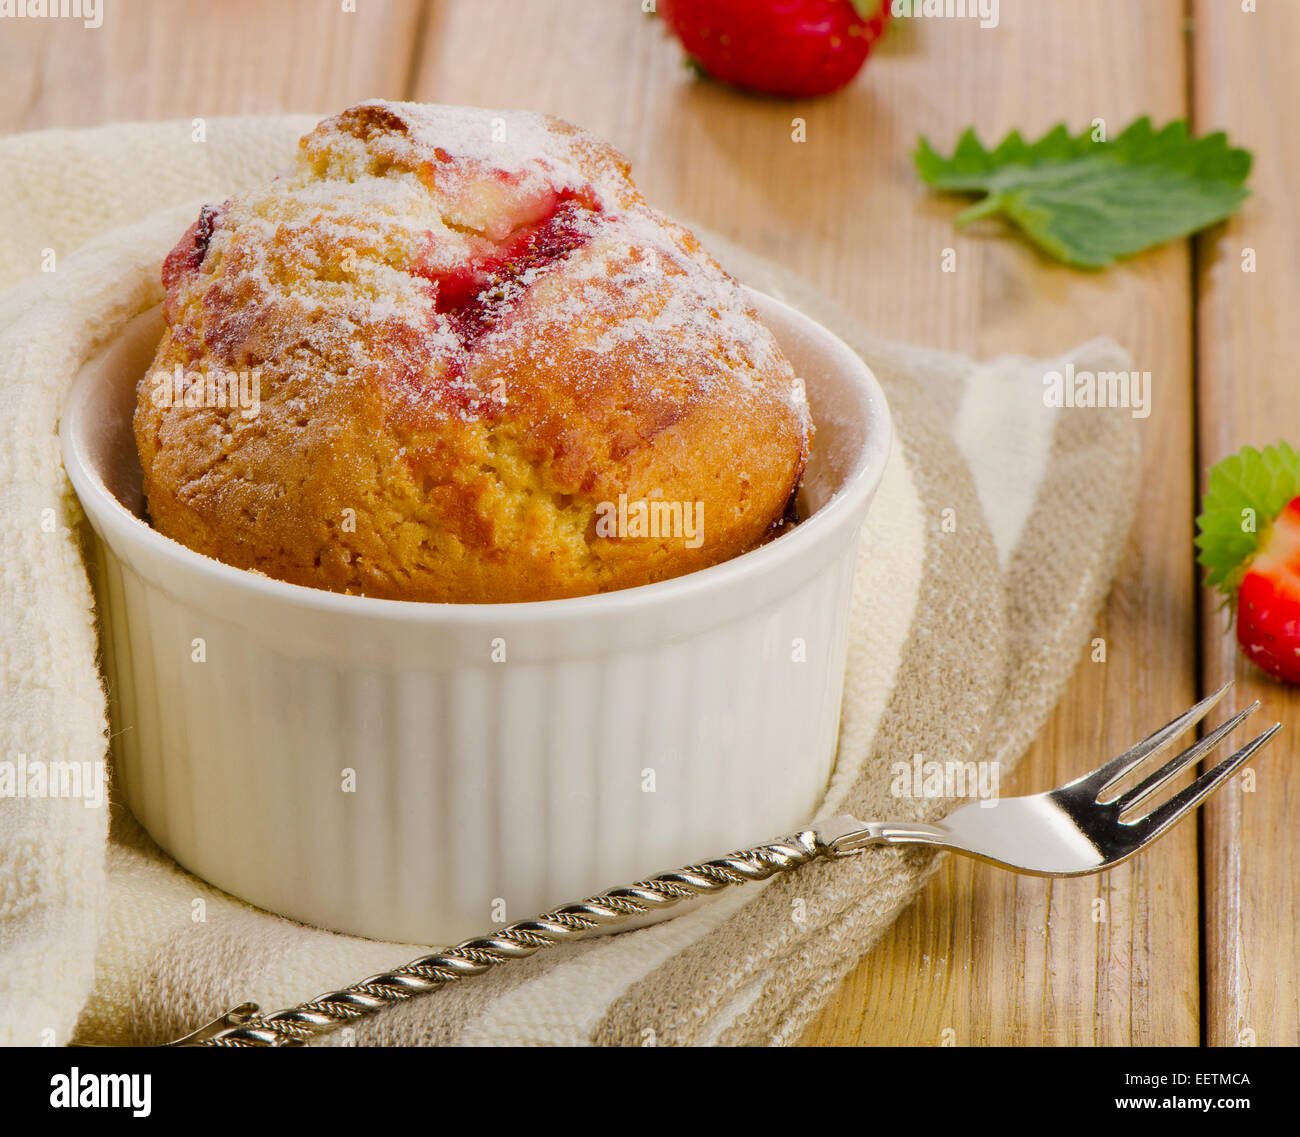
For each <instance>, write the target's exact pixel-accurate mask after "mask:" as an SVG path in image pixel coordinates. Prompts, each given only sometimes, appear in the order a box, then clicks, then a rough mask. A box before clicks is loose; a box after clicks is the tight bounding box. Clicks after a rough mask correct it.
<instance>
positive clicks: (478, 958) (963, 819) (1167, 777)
mask: <svg viewBox="0 0 1300 1137" xmlns="http://www.w3.org/2000/svg"><path fill="white" fill-rule="evenodd" d="M1230 686H1231V684H1230V683H1229V684H1227V685H1226V686H1224V687H1222V688H1220V689H1219V690H1218V691H1216V692H1215V693H1214V694H1213V695H1211V696H1210V697H1209V698H1207V699H1204V700H1202V701H1201V702H1199V703H1197V704H1196V706H1194V707H1192V708H1191V709H1190V710H1189V711H1187V712H1185V713H1184V714H1181V715H1179V716H1178V717H1177V718H1176V719H1174V720H1173V722H1171V723H1169V724H1168V725H1166V726H1163V727H1161V728H1160V729H1159V730H1158V731H1156V732H1155V733H1154V734H1153V735H1151V736H1150V737H1148V738H1144V739H1143V740H1142V741H1141V742H1139V743H1138V744H1137V745H1136V746H1134V747H1133V748H1132V749H1130V750H1127V751H1125V752H1124V753H1123V754H1121V755H1120V756H1119V757H1118V758H1114V759H1112V760H1111V761H1109V762H1107V763H1106V764H1105V765H1104V766H1101V767H1099V768H1098V769H1096V770H1094V771H1093V772H1092V773H1090V774H1085V775H1084V776H1083V777H1081V778H1077V779H1075V780H1074V781H1073V782H1069V783H1067V784H1066V785H1064V786H1061V787H1059V788H1058V789H1054V790H1049V791H1048V792H1047V793H1042V794H1033V795H1031V796H1028V797H1013V798H1007V799H1005V800H1000V801H998V802H997V803H996V807H995V808H991V809H990V808H987V807H986V806H984V805H981V804H980V803H978V802H972V803H970V804H968V805H964V806H961V807H960V808H959V809H955V810H953V812H952V813H950V814H948V815H947V817H945V818H944V819H943V820H942V821H940V822H937V823H935V824H933V825H925V824H920V823H917V822H911V821H870V822H864V821H859V820H857V818H854V817H849V816H846V815H841V816H838V817H830V818H826V819H824V820H821V821H815V822H813V823H812V824H811V825H810V826H808V828H806V829H802V830H800V831H799V832H798V833H795V834H793V835H792V836H789V837H784V838H782V839H780V840H778V841H773V842H771V843H769V844H766V845H759V846H756V847H754V848H752V849H745V850H742V851H740V852H737V853H732V854H730V855H729V856H726V857H720V858H718V859H717V860H712V861H705V862H703V863H702V864H697V865H690V866H688V867H687V868H684V869H679V870H678V871H676V872H669V873H661V874H660V875H659V876H653V877H649V878H648V879H646V880H643V881H638V882H637V883H636V884H633V885H630V886H628V887H626V888H614V889H610V890H609V891H608V892H603V893H601V894H600V895H598V896H592V897H589V898H588V899H586V900H582V901H579V902H578V903H576V904H566V905H564V906H563V907H561V908H556V909H554V910H553V911H551V912H548V913H546V914H545V915H543V916H539V917H537V918H536V919H533V920H525V921H522V922H520V923H517V924H511V925H509V926H508V927H505V928H502V929H500V930H499V931H496V932H493V933H490V934H489V935H486V936H481V937H478V938H475V939H472V940H466V941H465V942H464V943H461V944H458V945H457V946H456V947H453V948H449V949H447V950H446V951H439V952H435V953H433V954H432V955H426V956H422V957H421V958H420V959H417V960H414V961H413V962H411V963H408V964H406V965H405V966H404V967H399V968H397V969H396V970H394V971H386V972H383V973H382V974H380V975H372V976H371V977H370V978H369V979H363V980H362V981H361V982H360V983H356V984H353V985H352V986H351V987H345V988H343V989H342V990H339V991H332V992H330V993H329V994H326V995H321V996H319V997H318V998H316V999H313V1000H312V1001H311V1002H310V1003H303V1004H302V1005H300V1006H298V1007H293V1008H291V1009H289V1010H285V1011H276V1012H274V1013H271V1014H264V1013H262V1011H261V1010H260V1008H259V1007H258V1006H257V1005H256V1004H255V1003H243V1004H241V1005H240V1006H238V1007H236V1008H234V1009H233V1010H230V1011H227V1012H226V1013H225V1014H224V1015H222V1016H221V1017H220V1018H218V1019H215V1020H213V1021H212V1022H210V1023H208V1024H207V1025H206V1026H203V1027H200V1028H199V1029H198V1030H196V1031H195V1032H194V1033H193V1034H189V1035H186V1036H185V1037H184V1038H182V1039H179V1040H177V1041H176V1042H173V1043H171V1045H172V1046H293V1045H303V1044H305V1043H306V1042H307V1041H308V1040H309V1039H310V1038H312V1037H313V1036H315V1035H319V1034H325V1033H327V1032H329V1031H332V1030H335V1029H337V1028H339V1027H341V1026H344V1025H346V1024H348V1023H350V1022H353V1021H355V1020H356V1019H359V1018H362V1017H364V1016H366V1015H371V1014H374V1013H375V1012H376V1011H380V1010H383V1009H384V1008H385V1007H389V1006H392V1005H393V1004H395V1003H399V1002H404V1001H405V1000H407V999H411V998H414V997H416V996H418V995H425V994H429V993H430V992H432V991H436V990H438V989H440V988H441V987H443V986H445V985H446V984H448V983H452V982H455V981H457V980H461V979H467V978H471V977H472V976H475V975H482V974H484V973H485V972H488V971H490V970H493V969H494V968H496V967H499V966H500V965H502V964H504V963H508V962H509V961H510V960H513V959H522V958H524V957H526V956H530V955H532V954H533V953H534V952H537V951H540V950H541V949H542V948H545V947H552V946H554V945H556V944H561V943H571V942H572V941H574V940H577V939H581V938H582V937H584V936H587V935H590V934H592V933H593V932H608V931H616V930H618V929H620V928H623V927H627V926H629V925H632V924H641V923H645V922H647V918H649V917H653V916H654V915H656V914H657V913H658V912H660V911H661V910H663V909H665V908H669V907H671V906H673V905H675V904H679V903H681V902H682V901H684V900H691V899H695V898H697V897H701V896H704V895H706V894H709V893H714V892H719V891H721V890H722V889H724V888H727V887H729V886H731V885H736V884H743V883H745V882H746V881H759V880H767V879H768V878H770V877H773V876H776V875H777V874H778V873H783V872H792V871H794V870H795V869H798V868H801V867H802V866H804V865H806V864H809V863H811V862H812V861H817V860H829V859H832V858H835V857H842V856H850V855H852V854H855V853H860V852H861V851H862V850H864V849H867V848H869V847H871V846H873V845H935V846H939V847H942V848H945V849H951V850H952V851H953V852H956V853H964V854H966V855H968V856H972V857H978V858H980V859H981V860H985V861H991V862H992V863H994V864H997V865H1002V866H1004V867H1005V868H1009V869H1014V870H1015V871H1016V872H1025V873H1036V874H1039V875H1042V876H1084V875H1086V874H1088V873H1095V872H1101V871H1102V870H1103V869H1108V868H1110V867H1111V866H1113V865H1117V864H1119V863H1120V862H1121V861H1125V860H1127V859H1128V858H1129V857H1131V856H1133V854H1134V853H1136V852H1138V851H1139V850H1141V849H1143V848H1145V847H1146V846H1147V845H1149V844H1151V842H1152V841H1154V840H1156V838H1157V837H1159V836H1160V835H1161V834H1163V833H1164V832H1165V831H1166V830H1168V829H1169V828H1170V827H1172V826H1173V825H1176V824H1177V823H1178V822H1179V821H1181V820H1182V819H1183V818H1184V817H1186V816H1187V815H1188V814H1189V813H1191V811H1192V810H1193V809H1195V808H1196V807H1197V806H1198V805H1200V803H1201V802H1202V801H1204V800H1205V799H1206V798H1207V797H1208V796H1209V795H1210V794H1212V793H1213V792H1214V791H1215V790H1216V789H1218V788H1219V787H1220V786H1221V785H1223V783H1224V782H1226V781H1227V780H1228V779H1229V778H1230V777H1232V775H1233V774H1235V773H1236V772H1237V771H1238V770H1239V769H1241V767H1242V766H1244V765H1245V764H1246V762H1247V761H1249V760H1250V758H1251V756H1252V755H1253V754H1254V753H1255V751H1257V750H1258V749H1259V748H1260V747H1261V746H1263V745H1264V744H1265V743H1266V742H1267V741H1268V740H1269V739H1270V738H1272V737H1273V735H1275V734H1276V733H1277V732H1278V731H1279V730H1281V729H1282V724H1281V723H1276V724H1274V725H1273V726H1271V727H1270V728H1269V729H1268V730H1266V731H1264V733H1263V734H1261V735H1259V736H1258V737H1257V738H1253V739H1251V741H1250V742H1248V743H1246V745H1245V746H1243V747H1242V748H1241V749H1240V750H1238V751H1236V752H1235V753H1234V754H1231V755H1229V756H1228V757H1227V758H1225V759H1224V760H1223V761H1222V762H1220V763H1219V764H1218V765H1217V766H1215V767H1214V768H1213V769H1212V770H1209V771H1207V772H1206V773H1204V774H1202V775H1201V776H1200V777H1199V778H1197V779H1196V780H1195V781H1194V782H1192V783H1191V785H1189V786H1187V787H1186V788H1185V789H1183V790H1180V791H1179V792H1178V793H1176V794H1175V795H1174V796H1173V797H1171V798H1170V799H1169V800H1168V801H1167V802H1165V803H1164V804H1163V805H1160V806H1157V807H1156V808H1154V809H1149V810H1147V811H1146V812H1142V813H1139V812H1138V811H1140V810H1141V809H1142V807H1143V805H1144V803H1146V802H1149V801H1150V799H1151V798H1152V797H1153V796H1154V795H1155V794H1156V792H1157V791H1158V790H1159V789H1160V788H1161V787H1162V786H1164V785H1166V784H1167V783H1169V782H1170V781H1172V780H1173V779H1174V778H1175V777H1177V776H1178V774H1179V773H1181V772H1182V771H1183V770H1185V769H1187V767H1189V766H1191V765H1192V764H1193V763H1195V762H1199V761H1200V760H1201V759H1202V758H1204V757H1205V756H1206V755H1207V754H1209V753H1210V751H1212V750H1214V749H1215V748H1216V747H1217V746H1218V745H1219V744H1220V743H1221V742H1222V741H1223V740H1224V739H1225V738H1227V737H1228V735H1229V734H1231V733H1232V731H1233V730H1235V729H1236V728H1237V727H1238V726H1240V725H1241V723H1243V722H1244V721H1245V720H1246V719H1247V718H1249V717H1250V715H1252V714H1254V713H1255V711H1257V710H1259V706H1260V704H1259V703H1258V702H1256V703H1253V704H1252V705H1251V706H1249V707H1247V708H1246V709H1245V710H1244V711H1242V712H1241V713H1240V714H1237V715H1234V716H1233V717H1232V718H1230V719H1229V720H1228V721H1227V722H1225V723H1223V724H1222V725H1221V726H1218V727H1216V728H1215V729H1214V730H1212V731H1210V733H1209V734H1207V735H1206V736H1205V737H1204V738H1202V739H1201V740H1200V741H1199V742H1196V743H1194V744H1193V745H1191V746H1189V747H1188V748H1187V749H1186V750H1184V751H1182V753H1180V754H1178V755H1177V756H1175V757H1174V758H1171V759H1170V760H1169V761H1168V762H1166V763H1165V764H1164V765H1163V766H1161V767H1160V768H1159V769H1158V770H1156V771H1155V772H1154V773H1152V774H1151V775H1150V776H1149V777H1147V778H1146V779H1144V780H1143V781H1141V782H1139V783H1138V784H1137V785H1136V786H1134V787H1133V788H1132V789H1129V790H1127V791H1125V792H1123V793H1117V794H1114V795H1113V796H1111V794H1112V792H1113V791H1114V790H1115V789H1116V787H1117V786H1118V785H1119V784H1120V782H1122V781H1123V780H1124V779H1125V778H1126V777H1127V776H1129V775H1132V774H1136V773H1137V772H1138V770H1139V768H1140V767H1142V766H1143V765H1144V764H1145V763H1147V762H1148V761H1150V759H1152V758H1154V757H1155V756H1156V755H1158V754H1161V753H1163V752H1164V751H1166V750H1167V749H1169V747H1170V745H1171V744H1172V743H1173V741H1174V739H1176V738H1178V737H1179V735H1181V734H1183V733H1184V732H1185V731H1187V730H1188V729H1190V728H1191V727H1193V726H1195V725H1196V724H1197V723H1198V722H1200V721H1201V719H1203V718H1204V717H1205V716H1206V715H1207V714H1208V713H1209V711H1210V709H1211V708H1212V707H1213V706H1214V705H1215V704H1216V703H1217V702H1218V701H1219V700H1220V699H1221V698H1223V695H1224V693H1225V692H1226V691H1227V690H1228V687H1230Z"/></svg>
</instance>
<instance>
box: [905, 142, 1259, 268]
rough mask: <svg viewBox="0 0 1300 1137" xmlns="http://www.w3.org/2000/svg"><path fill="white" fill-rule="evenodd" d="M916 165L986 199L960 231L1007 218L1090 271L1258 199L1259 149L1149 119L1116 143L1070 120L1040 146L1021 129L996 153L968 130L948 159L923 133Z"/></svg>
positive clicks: (929, 178) (929, 179)
mask: <svg viewBox="0 0 1300 1137" xmlns="http://www.w3.org/2000/svg"><path fill="white" fill-rule="evenodd" d="M913 160H914V162H915V163H916V170H917V173H918V174H919V175H920V177H921V180H922V181H924V182H925V183H926V184H927V185H929V186H932V187H933V188H934V189H937V190H941V191H943V192H946V193H960V194H974V193H978V194H984V195H986V196H984V197H983V198H982V200H980V201H979V202H978V203H976V205H974V206H973V207H972V208H971V209H968V210H967V211H966V212H965V213H963V214H961V215H960V216H959V217H958V218H957V223H958V224H959V225H963V224H967V223H968V222H970V221H973V220H975V219H976V218H978V217H985V216H988V215H989V214H994V213H1002V214H1004V215H1005V216H1006V217H1007V218H1008V219H1010V220H1011V221H1012V222H1014V223H1015V224H1016V225H1018V226H1019V227H1020V228H1021V229H1022V230H1023V231H1024V233H1025V235H1026V236H1028V237H1029V239H1030V240H1032V241H1033V242H1034V243H1035V244H1036V245H1038V247H1039V248H1041V249H1042V250H1043V251H1044V252H1045V253H1047V254H1049V255H1050V256H1053V257H1055V258H1056V259H1057V260H1060V261H1064V262H1065V263H1066V264H1069V265H1075V266H1078V267H1081V268H1104V267H1105V266H1107V265H1109V264H1112V263H1113V262H1114V261H1115V260H1116V259H1117V258H1119V257H1127V256H1131V255H1132V254H1134V253H1138V252H1141V251H1142V250H1143V249H1149V248H1151V247H1152V246H1154V245H1160V244H1163V243H1164V242H1165V241H1172V240H1174V239H1175V238H1178V237H1186V236H1188V235H1189V234H1191V233H1195V232H1197V231H1198V230H1201V229H1204V228H1206V227H1207V226H1209V225H1213V224H1214V223H1215V222H1216V221H1222V220H1223V219H1224V218H1225V217H1228V216H1230V215H1231V214H1233V213H1235V212H1236V211H1237V210H1238V209H1239V208H1240V207H1241V203H1242V202H1243V201H1245V200H1246V198H1247V196H1248V195H1249V193H1250V191H1249V190H1248V189H1246V187H1245V185H1244V184H1243V183H1244V182H1245V180H1246V178H1247V176H1248V175H1249V173H1250V164H1251V155H1250V153H1249V151H1246V150H1241V149H1238V148H1235V147H1232V146H1229V144H1228V139H1227V136H1226V135H1224V134H1222V133H1219V134H1207V135H1205V136H1204V137H1203V138H1192V137H1191V136H1190V135H1189V134H1188V132H1187V124H1186V123H1185V122H1171V123H1170V124H1169V125H1168V126H1166V127H1165V128H1164V129H1163V130H1155V129H1153V128H1152V126H1151V120H1150V119H1149V118H1145V117H1144V118H1140V119H1138V120H1137V122H1135V123H1133V124H1132V125H1131V126H1129V127H1127V128H1126V129H1125V130H1124V132H1123V133H1122V134H1120V135H1119V136H1118V137H1116V138H1113V139H1111V140H1110V141H1108V142H1100V141H1096V140H1094V138H1093V133H1092V131H1091V130H1085V131H1084V132H1083V133H1082V134H1079V135H1077V136H1072V135H1071V134H1070V132H1069V131H1068V130H1067V129H1066V128H1065V126H1064V124H1062V125H1060V126H1057V127H1055V128H1054V129H1052V130H1050V131H1048V133H1047V134H1045V135H1043V137H1042V138H1040V139H1039V140H1038V141H1037V142H1026V141H1025V140H1024V139H1023V138H1022V137H1021V136H1020V134H1019V132H1018V131H1012V132H1011V133H1010V134H1008V135H1007V136H1006V138H1004V139H1003V140H1002V141H1001V142H1000V143H998V145H997V146H996V147H994V148H993V149H992V150H989V149H987V148H986V147H985V146H984V144H983V143H982V142H981V141H980V140H979V138H978V137H976V135H975V132H974V131H973V130H968V131H966V133H965V134H963V135H962V137H961V139H960V141H959V142H958V143H957V146H956V148H955V149H954V150H953V152H952V154H951V155H950V156H948V157H946V158H945V157H943V156H942V155H941V154H939V153H938V152H937V151H936V150H935V149H934V147H933V146H931V145H930V142H929V141H928V140H927V139H926V138H924V137H922V138H921V139H919V141H918V143H917V148H916V153H915V154H914V155H913Z"/></svg>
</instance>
